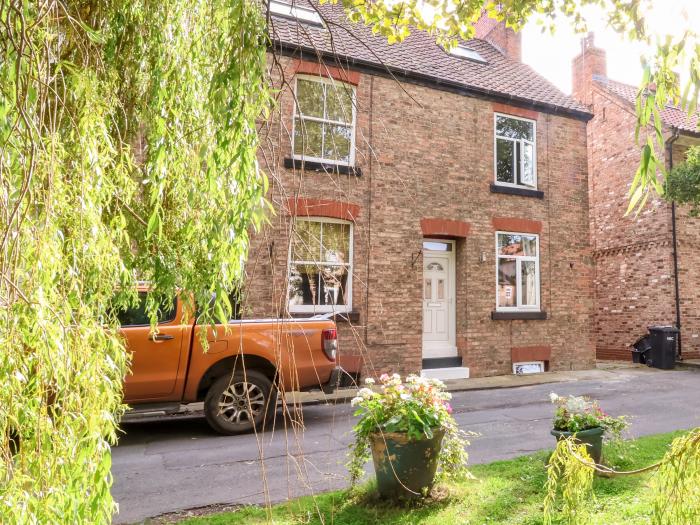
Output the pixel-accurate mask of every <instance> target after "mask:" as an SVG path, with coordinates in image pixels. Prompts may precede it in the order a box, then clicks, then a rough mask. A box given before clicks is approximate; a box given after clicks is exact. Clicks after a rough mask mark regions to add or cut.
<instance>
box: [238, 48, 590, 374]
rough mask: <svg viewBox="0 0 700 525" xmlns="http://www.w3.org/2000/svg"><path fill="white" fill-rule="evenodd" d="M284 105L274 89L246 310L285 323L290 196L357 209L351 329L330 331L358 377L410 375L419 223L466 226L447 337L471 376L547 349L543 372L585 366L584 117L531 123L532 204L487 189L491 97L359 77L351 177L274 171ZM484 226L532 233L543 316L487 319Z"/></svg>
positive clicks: (487, 238) (278, 167)
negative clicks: (504, 221)
mask: <svg viewBox="0 0 700 525" xmlns="http://www.w3.org/2000/svg"><path fill="white" fill-rule="evenodd" d="M282 62H283V63H286V62H288V60H287V59H282ZM404 90H405V92H404ZM292 103H293V100H292V97H291V96H290V94H289V93H288V92H287V91H283V92H282V94H281V98H280V104H279V106H278V110H277V113H276V114H275V115H273V117H272V119H271V120H270V122H269V123H267V124H265V125H264V131H265V135H266V142H265V145H264V147H263V150H262V151H261V166H262V167H263V168H264V169H265V170H266V171H267V172H268V173H269V174H270V176H271V185H270V194H269V197H270V198H271V200H272V202H273V204H274V205H275V208H276V209H277V210H278V212H277V214H276V215H275V216H273V217H272V218H271V223H270V225H269V227H267V228H265V230H264V231H262V232H260V233H259V234H257V235H255V236H254V240H253V251H252V254H251V258H250V261H249V263H248V267H247V269H248V275H249V279H248V282H249V285H248V301H247V304H248V314H249V315H260V316H262V315H284V308H285V303H286V300H285V293H286V265H287V255H288V235H287V233H288V231H289V227H290V222H289V216H287V215H286V214H285V213H284V212H283V206H281V205H282V204H285V203H286V202H287V200H288V199H289V198H290V197H294V196H303V197H306V198H309V199H331V200H337V201H342V202H349V203H355V204H357V205H359V206H360V213H359V216H358V217H357V219H356V220H355V229H354V237H355V240H354V281H353V309H354V310H356V311H357V312H358V313H359V322H357V323H352V324H349V323H342V324H340V325H339V334H340V351H341V353H346V354H354V355H361V356H362V358H363V360H364V363H365V367H364V369H365V373H368V374H372V373H378V372H380V371H398V372H401V373H406V372H417V371H418V370H420V368H421V359H422V353H421V341H422V257H421V249H422V241H423V233H422V230H421V220H422V219H434V218H439V219H441V220H452V221H459V223H467V224H469V230H468V232H466V233H467V235H466V237H458V238H457V239H456V254H455V255H456V268H457V269H456V342H457V346H458V348H459V351H460V353H461V355H462V356H463V361H464V365H465V366H468V367H469V368H470V369H471V373H472V376H485V375H494V374H509V373H512V349H513V348H521V347H549V348H551V360H550V369H551V370H562V369H566V370H569V369H580V368H587V367H590V366H592V365H593V362H594V346H593V339H592V333H591V326H592V321H593V292H592V282H593V266H592V264H593V263H592V258H591V252H590V247H589V244H588V239H589V235H588V206H587V188H588V183H587V175H586V169H587V166H586V143H585V128H586V126H585V123H584V122H580V121H577V120H573V119H569V118H566V117H563V116H555V115H548V114H544V113H539V114H538V115H536V116H537V168H538V186H539V189H540V190H542V191H543V192H544V195H545V196H544V199H536V198H530V197H522V196H511V195H503V194H494V193H491V192H490V189H489V187H490V184H491V183H492V182H493V179H494V172H493V169H494V167H493V142H494V141H493V123H494V119H493V113H494V108H493V106H492V104H491V102H489V101H485V100H480V99H475V98H470V97H466V96H461V95H457V94H452V93H447V92H444V91H439V90H435V89H431V88H428V87H422V86H416V85H413V84H408V83H405V84H402V85H401V86H399V85H397V83H396V82H395V81H393V80H391V79H386V78H382V77H370V76H367V75H365V74H362V75H360V78H359V82H358V86H357V104H358V109H357V118H358V121H357V131H356V145H357V155H356V158H357V162H356V164H357V166H358V167H360V168H361V169H362V175H361V176H360V177H356V176H348V175H337V174H326V173H318V172H309V171H307V172H305V173H301V172H300V171H291V170H286V169H284V168H283V167H282V160H283V159H284V157H288V156H289V155H290V150H291V148H290V143H289V130H290V129H291V114H292ZM494 218H509V219H518V220H520V219H526V220H527V221H529V222H528V224H538V225H539V226H538V228H539V229H541V233H540V275H541V304H542V308H543V309H544V310H546V311H547V312H548V319H547V320H529V321H522V320H519V321H493V320H491V312H492V310H494V309H495V296H496V285H495V284H496V283H495V279H496V269H495V253H494V252H495V239H494V232H495V228H494V225H493V222H492V221H493V219H494ZM462 230H463V229H462ZM462 230H460V233H465V232H463V231H462ZM482 253H483V254H484V257H483V259H484V260H483V261H482Z"/></svg>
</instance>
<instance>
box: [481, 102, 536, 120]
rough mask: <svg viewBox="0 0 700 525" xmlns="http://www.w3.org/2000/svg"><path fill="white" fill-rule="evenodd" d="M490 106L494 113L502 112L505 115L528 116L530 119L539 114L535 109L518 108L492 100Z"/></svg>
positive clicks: (534, 118)
mask: <svg viewBox="0 0 700 525" xmlns="http://www.w3.org/2000/svg"><path fill="white" fill-rule="evenodd" d="M492 107H493V111H494V112H495V113H504V114H506V115H514V116H516V117H522V118H529V119H532V120H537V117H539V115H540V114H539V113H538V112H537V111H533V110H531V109H525V108H518V107H515V106H509V105H507V104H500V103H498V102H492Z"/></svg>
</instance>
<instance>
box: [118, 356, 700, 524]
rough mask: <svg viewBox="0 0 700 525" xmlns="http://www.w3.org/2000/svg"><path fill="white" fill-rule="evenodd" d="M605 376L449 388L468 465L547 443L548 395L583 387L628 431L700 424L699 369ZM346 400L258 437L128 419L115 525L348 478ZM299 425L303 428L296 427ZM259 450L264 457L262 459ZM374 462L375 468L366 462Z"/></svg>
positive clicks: (306, 410) (320, 488) (320, 487)
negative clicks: (464, 435)
mask: <svg viewBox="0 0 700 525" xmlns="http://www.w3.org/2000/svg"><path fill="white" fill-rule="evenodd" d="M605 375H606V377H605V378H603V379H596V380H581V381H573V382H566V383H555V384H551V383H550V384H542V385H536V386H523V387H518V388H503V389H496V390H476V391H467V392H455V393H454V394H453V396H454V397H453V402H452V405H453V408H454V415H455V417H456V419H457V422H458V423H459V424H460V426H461V427H462V428H463V429H465V430H469V431H473V432H477V433H478V434H479V436H478V437H474V438H473V439H472V440H471V441H472V443H471V446H470V447H469V455H470V461H471V462H472V463H487V462H490V461H494V460H497V459H506V458H510V457H514V456H520V455H523V454H527V453H530V452H534V451H537V450H541V449H547V448H551V447H552V445H553V443H554V438H553V437H552V436H550V435H549V430H550V428H551V426H550V422H551V416H552V406H551V404H550V402H549V393H550V392H552V391H554V392H556V393H557V394H560V395H568V394H576V395H589V396H591V397H594V398H596V399H599V400H600V402H601V405H602V407H603V408H604V409H605V410H606V412H608V413H611V414H613V415H621V414H628V415H630V416H632V426H631V433H632V435H634V436H639V435H646V434H655V433H659V432H668V431H671V430H676V429H685V428H691V427H694V426H698V425H700V404H698V403H697V402H696V401H695V400H697V399H698V398H700V372H696V371H680V370H674V371H660V370H651V369H645V368H633V369H622V370H616V371H614V372H611V373H609V374H605ZM352 412H353V410H352V408H351V407H350V405H349V404H337V405H318V404H317V405H305V406H304V407H303V410H301V411H298V412H297V413H296V414H292V417H287V418H283V417H282V410H278V417H277V428H276V429H275V431H274V432H267V433H265V434H264V435H259V436H255V435H243V436H232V437H227V436H219V435H216V434H214V433H213V432H212V431H211V430H210V429H209V427H208V426H207V424H206V422H205V421H204V419H203V418H202V417H196V416H188V417H183V418H178V419H170V420H164V421H156V422H148V423H130V424H124V431H125V434H124V435H123V437H122V438H121V440H120V442H119V445H118V446H117V447H115V448H114V450H113V465H112V473H113V475H114V480H115V481H114V487H113V494H114V497H115V499H116V500H117V502H118V503H119V508H120V512H119V514H118V515H117V516H116V517H115V522H116V523H137V522H140V521H142V520H144V519H145V518H148V517H154V516H157V515H160V514H164V513H168V512H174V511H180V510H184V509H189V508H195V507H202V506H207V505H213V504H222V503H223V504H236V503H240V504H257V503H265V502H266V501H270V502H278V501H283V500H285V499H287V498H291V497H295V496H300V495H305V494H311V493H320V492H324V491H328V490H333V489H338V488H342V487H345V486H347V474H346V471H345V467H344V464H345V462H346V461H347V459H346V453H347V448H348V444H349V443H350V442H351V439H352V435H351V428H352V425H353V416H352ZM302 429H303V431H302ZM261 455H262V457H264V458H265V459H264V461H262V462H261V461H260V460H259V458H260V456H261ZM368 468H371V467H368Z"/></svg>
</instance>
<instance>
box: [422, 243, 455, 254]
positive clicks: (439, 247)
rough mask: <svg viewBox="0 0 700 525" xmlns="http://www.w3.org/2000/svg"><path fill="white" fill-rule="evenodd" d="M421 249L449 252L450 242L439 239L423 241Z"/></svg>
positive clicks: (450, 248) (450, 249)
mask: <svg viewBox="0 0 700 525" xmlns="http://www.w3.org/2000/svg"><path fill="white" fill-rule="evenodd" d="M423 249H424V250H430V251H431V252H451V251H452V243H451V242H440V241H423Z"/></svg>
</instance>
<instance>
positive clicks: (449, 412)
mask: <svg viewBox="0 0 700 525" xmlns="http://www.w3.org/2000/svg"><path fill="white" fill-rule="evenodd" d="M445 408H446V409H447V413H448V414H451V413H452V406H451V405H450V404H449V403H445Z"/></svg>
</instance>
